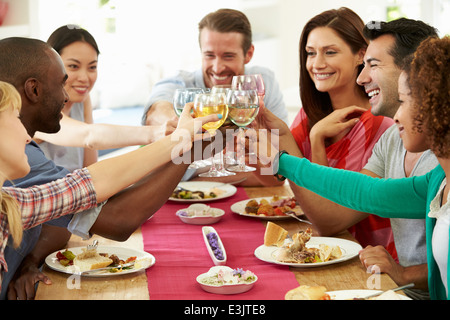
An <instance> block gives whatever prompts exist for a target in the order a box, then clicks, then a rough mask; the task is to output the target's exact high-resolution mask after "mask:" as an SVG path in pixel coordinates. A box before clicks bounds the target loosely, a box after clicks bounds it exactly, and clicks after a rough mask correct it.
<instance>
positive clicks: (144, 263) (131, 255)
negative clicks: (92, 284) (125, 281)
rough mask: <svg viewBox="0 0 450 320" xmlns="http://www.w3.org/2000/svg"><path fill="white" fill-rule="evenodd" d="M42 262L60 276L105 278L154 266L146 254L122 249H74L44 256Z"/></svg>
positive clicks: (110, 247)
mask: <svg viewBox="0 0 450 320" xmlns="http://www.w3.org/2000/svg"><path fill="white" fill-rule="evenodd" d="M45 263H46V264H47V265H48V266H49V267H50V268H51V269H53V270H56V271H59V272H63V273H68V274H78V275H82V276H86V277H109V276H119V275H123V274H129V273H134V272H138V271H140V270H144V269H147V268H149V267H151V266H152V265H154V264H155V257H154V256H153V255H152V254H150V253H148V252H145V251H141V250H136V249H132V248H125V247H113V246H99V247H97V248H93V249H88V248H86V247H76V248H68V249H64V250H59V251H56V252H54V253H52V254H50V255H48V256H47V257H46V258H45Z"/></svg>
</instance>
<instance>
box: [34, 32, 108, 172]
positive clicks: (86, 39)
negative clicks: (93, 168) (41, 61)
mask: <svg viewBox="0 0 450 320" xmlns="http://www.w3.org/2000/svg"><path fill="white" fill-rule="evenodd" d="M47 43H48V44H50V45H51V46H52V47H53V48H54V49H55V51H56V52H58V53H59V55H60V56H61V59H62V61H63V63H64V67H65V70H66V72H67V76H68V78H67V81H66V84H65V86H64V88H65V89H66V91H67V93H68V95H69V101H67V103H66V104H65V106H64V109H63V113H64V115H66V116H68V117H70V118H72V119H75V120H78V121H82V122H85V123H87V124H92V123H94V120H93V114H92V110H93V107H92V102H91V97H90V92H91V90H92V88H93V87H94V85H95V82H96V81H97V62H98V55H99V54H100V51H99V49H98V46H97V42H96V41H95V39H94V37H93V36H92V35H91V34H90V33H89V32H88V31H86V30H84V29H82V28H80V27H78V26H75V25H65V26H62V27H60V28H58V29H56V30H55V31H54V32H53V33H52V34H51V35H50V37H49V39H48V40H47ZM40 147H41V149H42V150H43V151H44V153H45V155H46V156H47V157H48V158H49V159H52V160H53V161H54V162H55V163H56V164H57V165H60V166H63V167H65V168H67V169H69V170H70V171H73V170H75V169H79V168H82V167H85V166H88V165H90V164H92V163H95V162H96V161H97V159H98V155H97V150H95V149H91V148H81V147H66V146H59V145H55V144H52V143H49V142H45V141H44V142H42V143H40Z"/></svg>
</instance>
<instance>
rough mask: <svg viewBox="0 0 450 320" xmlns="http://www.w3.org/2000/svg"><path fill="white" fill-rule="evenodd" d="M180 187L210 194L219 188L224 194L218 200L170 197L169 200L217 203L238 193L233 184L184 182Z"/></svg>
mask: <svg viewBox="0 0 450 320" xmlns="http://www.w3.org/2000/svg"><path fill="white" fill-rule="evenodd" d="M178 185H179V186H180V187H182V188H184V189H187V190H190V191H203V192H209V191H211V189H213V188H218V189H220V190H222V191H224V192H223V193H222V194H220V195H218V196H217V197H216V198H207V199H178V198H173V197H170V198H169V200H172V201H178V202H207V201H215V200H219V199H224V198H228V197H231V196H232V195H234V194H235V193H236V191H237V188H236V187H235V186H233V185H232V184H228V183H221V182H209V181H184V182H180V183H179V184H178Z"/></svg>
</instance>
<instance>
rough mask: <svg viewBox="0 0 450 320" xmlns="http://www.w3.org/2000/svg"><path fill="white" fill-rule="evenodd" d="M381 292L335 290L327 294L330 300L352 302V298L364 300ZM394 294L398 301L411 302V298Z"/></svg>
mask: <svg viewBox="0 0 450 320" xmlns="http://www.w3.org/2000/svg"><path fill="white" fill-rule="evenodd" d="M378 292H381V291H379V290H337V291H329V292H327V293H328V294H329V295H330V298H331V300H352V299H354V298H364V297H367V296H369V295H371V294H375V293H378ZM394 294H395V295H396V296H397V297H398V298H399V299H400V300H412V299H411V298H409V297H407V296H405V295H402V294H397V293H395V292H394Z"/></svg>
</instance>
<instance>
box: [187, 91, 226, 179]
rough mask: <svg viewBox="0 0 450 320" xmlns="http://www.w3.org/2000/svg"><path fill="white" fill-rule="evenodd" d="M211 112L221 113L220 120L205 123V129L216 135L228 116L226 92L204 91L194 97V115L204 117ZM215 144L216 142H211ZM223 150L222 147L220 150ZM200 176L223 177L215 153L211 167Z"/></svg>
mask: <svg viewBox="0 0 450 320" xmlns="http://www.w3.org/2000/svg"><path fill="white" fill-rule="evenodd" d="M210 114H221V115H222V118H221V119H220V120H219V121H214V122H208V123H205V124H204V125H203V129H205V130H206V131H208V132H209V133H210V134H211V135H214V134H215V132H216V130H217V129H219V128H220V126H222V125H223V123H224V122H225V120H226V119H227V116H228V107H227V104H226V95H225V94H224V93H202V94H197V95H196V96H195V98H194V117H196V118H197V117H204V116H207V115H210ZM211 145H212V146H214V143H212V144H211ZM220 151H221V152H222V149H221V150H220ZM199 176H200V177H221V176H222V175H221V172H220V171H218V170H217V167H216V164H215V161H214V155H213V157H212V161H211V168H210V169H209V171H208V172H205V173H201V174H199Z"/></svg>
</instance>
